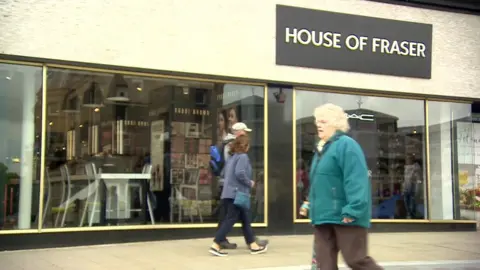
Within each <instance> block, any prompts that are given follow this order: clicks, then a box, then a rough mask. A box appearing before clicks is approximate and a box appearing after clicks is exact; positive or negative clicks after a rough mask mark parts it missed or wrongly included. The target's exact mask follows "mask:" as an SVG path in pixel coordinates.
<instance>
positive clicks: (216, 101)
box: [45, 69, 264, 227]
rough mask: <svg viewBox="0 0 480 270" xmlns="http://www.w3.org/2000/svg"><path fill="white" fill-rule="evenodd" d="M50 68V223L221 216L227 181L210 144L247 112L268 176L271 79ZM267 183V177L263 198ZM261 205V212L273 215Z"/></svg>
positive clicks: (255, 156) (256, 155)
mask: <svg viewBox="0 0 480 270" xmlns="http://www.w3.org/2000/svg"><path fill="white" fill-rule="evenodd" d="M49 74H50V75H51V76H50V77H49V79H48V89H47V100H48V115H47V121H48V132H47V134H48V135H47V142H48V144H47V149H46V150H47V160H46V161H47V165H48V177H47V178H48V179H49V184H48V185H47V186H48V188H49V190H50V192H49V194H50V196H47V199H46V204H47V202H48V207H47V208H48V209H49V210H50V212H49V213H48V217H49V218H48V219H47V222H46V224H45V226H46V227H76V226H107V225H127V224H128V225H139V224H161V223H168V224H181V223H217V222H218V214H219V211H218V210H219V208H218V207H219V200H220V187H221V183H222V181H221V179H219V177H216V176H215V174H214V173H213V171H212V169H211V167H210V159H211V157H210V146H212V145H218V146H221V145H222V144H221V142H222V138H223V137H225V135H226V132H229V127H231V125H232V124H233V123H235V122H237V121H243V122H244V123H246V124H247V125H248V126H249V127H250V128H252V129H253V131H252V132H251V134H250V135H251V143H252V147H251V150H250V153H249V154H250V157H251V161H252V165H253V166H254V169H255V176H256V179H258V180H259V181H260V179H261V178H262V174H261V172H262V171H263V119H261V120H257V119H258V117H259V116H262V115H263V87H256V86H245V85H230V84H227V85H225V84H220V83H214V82H200V81H191V80H176V79H158V78H148V77H139V76H129V75H122V74H114V73H93V72H87V71H74V70H64V69H49ZM262 117H263V116H262ZM108 174H110V176H109V175H108ZM142 174H143V175H142ZM145 174H147V175H148V177H146V178H148V179H147V180H144V178H145ZM263 192H264V191H263V189H261V185H260V184H259V185H257V190H255V194H254V196H253V199H254V200H255V203H257V202H258V205H260V204H263ZM257 194H258V196H259V197H258V198H257V197H256V196H257ZM260 195H261V196H260ZM255 205H257V204H255ZM258 207H259V209H262V211H261V212H255V211H254V212H253V213H252V215H254V216H253V217H252V218H253V220H254V221H255V222H263V216H262V215H263V206H262V207H260V206H258Z"/></svg>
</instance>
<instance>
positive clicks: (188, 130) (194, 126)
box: [185, 122, 200, 138]
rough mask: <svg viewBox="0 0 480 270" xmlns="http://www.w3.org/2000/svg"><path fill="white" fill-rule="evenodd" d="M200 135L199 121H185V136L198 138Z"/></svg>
mask: <svg viewBox="0 0 480 270" xmlns="http://www.w3.org/2000/svg"><path fill="white" fill-rule="evenodd" d="M199 136H200V125H199V124H198V123H191V122H187V123H185V137H187V138H198V137H199Z"/></svg>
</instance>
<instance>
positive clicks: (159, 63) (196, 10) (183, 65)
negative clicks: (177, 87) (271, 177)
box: [0, 0, 480, 97]
mask: <svg viewBox="0 0 480 270" xmlns="http://www.w3.org/2000/svg"><path fill="white" fill-rule="evenodd" d="M276 4H286V5H295V6H300V7H307V8H313V9H322V10H329V11H335V12H343V13H351V14H358V15H366V16H375V17H380V18H388V19H396V20H405V21H414V22H420V23H429V24H433V64H432V66H433V70H432V79H430V80H426V79H411V78H399V77H392V76H379V75H369V74H360V73H348V72H340V71H328V70H316V69H307V68H296V67H285V66H276V65H275V5H276ZM0 13H1V14H0V15H1V16H0V29H1V32H0V53H1V54H13V55H23V56H32V57H41V58H51V59H62V60H69V61H80V62H88V63H101V64H108V65H119V66H132V67H141V68H151V69H159V70H170V71H181V72H192V73H202V74H212V75H225V76H234V77H244V78H256V79H270V80H281V81H289V82H293V83H309V84H319V85H332V86H342V87H355V88H365V89H375V90H382V91H395V92H412V93H420V94H422V93H428V94H438V95H446V96H459V97H480V50H479V48H478V44H480V33H479V29H480V16H473V15H464V14H458V13H449V12H441V11H434V10H428V9H419V8H412V7H404V6H397V5H390V4H383V3H376V2H370V1H362V0H341V1H339V0H295V1H294V0H262V1H259V0H243V1H220V0H202V1H192V0H138V1H130V0H115V1H112V0H110V1H108V0H77V1H55V0H44V1H38V0H3V1H0Z"/></svg>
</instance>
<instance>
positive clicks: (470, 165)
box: [428, 101, 480, 220]
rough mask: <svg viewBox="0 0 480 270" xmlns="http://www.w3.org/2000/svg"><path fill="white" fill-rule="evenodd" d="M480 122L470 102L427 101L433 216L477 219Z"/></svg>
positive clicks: (450, 218)
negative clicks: (472, 111)
mask: <svg viewBox="0 0 480 270" xmlns="http://www.w3.org/2000/svg"><path fill="white" fill-rule="evenodd" d="M478 125H479V124H477V123H475V124H473V123H472V115H471V104H465V103H451V102H430V101H429V102H428V126H429V135H430V136H429V140H430V141H429V144H430V145H429V146H430V182H431V184H430V188H431V194H434V196H432V198H431V218H432V219H437V220H452V219H470V220H475V217H476V213H475V206H476V205H477V206H478V202H479V200H477V198H476V194H475V187H476V181H477V178H478V175H479V174H480V171H479V170H478V169H477V168H478V166H477V164H480V159H478V158H475V147H474V146H475V144H476V143H477V142H478V141H480V139H478V136H480V132H477V131H480V129H479V126H478Z"/></svg>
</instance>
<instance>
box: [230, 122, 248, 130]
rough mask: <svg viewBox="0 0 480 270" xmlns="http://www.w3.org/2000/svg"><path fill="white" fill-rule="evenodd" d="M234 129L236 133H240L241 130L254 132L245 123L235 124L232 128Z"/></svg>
mask: <svg viewBox="0 0 480 270" xmlns="http://www.w3.org/2000/svg"><path fill="white" fill-rule="evenodd" d="M232 129H233V130H236V131H239V130H244V131H246V132H250V131H252V129H250V128H248V127H247V125H245V123H243V122H238V123H235V124H234V125H233V126H232Z"/></svg>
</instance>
